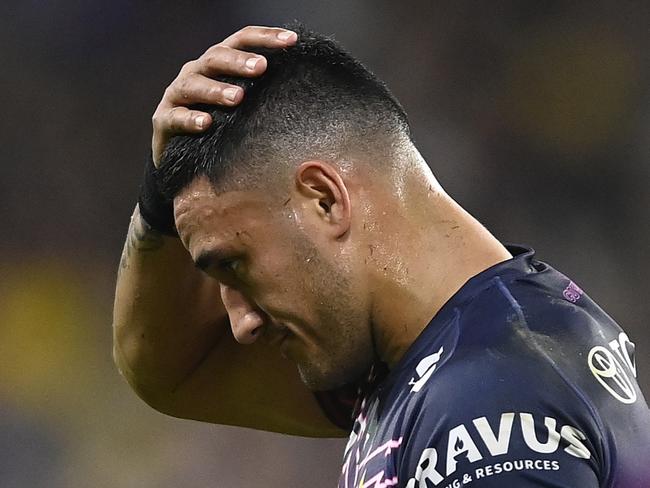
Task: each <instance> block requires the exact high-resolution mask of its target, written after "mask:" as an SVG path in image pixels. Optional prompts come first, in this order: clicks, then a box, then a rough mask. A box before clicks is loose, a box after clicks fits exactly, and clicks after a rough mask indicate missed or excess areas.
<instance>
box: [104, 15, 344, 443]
mask: <svg viewBox="0 0 650 488" xmlns="http://www.w3.org/2000/svg"><path fill="white" fill-rule="evenodd" d="M281 32H282V30H281V29H268V28H246V29H243V30H241V31H239V32H238V33H236V34H234V35H233V36H231V37H229V38H228V39H226V41H224V42H223V43H220V44H218V45H216V46H213V47H211V48H210V49H208V51H206V53H205V54H204V55H203V56H202V57H201V58H199V59H198V60H196V61H193V62H191V63H187V64H186V65H185V66H184V67H183V69H182V70H181V73H180V74H179V76H178V77H177V78H176V80H175V81H174V82H173V83H172V85H170V87H169V88H168V89H167V90H166V91H165V96H164V97H163V99H162V101H161V103H160V104H159V106H158V108H157V109H156V113H155V114H154V118H153V121H154V136H153V140H152V149H153V155H154V160H155V161H158V160H159V159H160V156H161V154H162V150H163V149H164V145H165V143H166V142H167V140H168V139H169V137H170V136H171V135H172V134H174V133H178V132H197V131H200V130H204V129H205V128H207V127H208V126H209V124H210V122H211V121H210V120H209V115H208V114H204V113H202V112H198V111H194V110H190V109H189V108H187V107H186V105H191V104H195V103H208V102H209V103H213V104H215V103H220V104H226V103H227V104H234V103H237V100H241V98H242V96H243V93H239V94H238V95H237V96H236V97H235V99H234V100H235V102H233V101H232V100H227V98H226V95H225V93H226V92H227V88H228V87H229V86H228V85H226V84H224V83H219V82H217V81H215V80H213V79H211V78H208V74H209V75H210V76H216V75H218V74H230V75H241V76H257V75H259V74H261V72H263V71H264V69H265V63H264V62H262V63H259V62H258V63H257V64H256V66H255V68H256V70H257V71H255V70H250V69H249V68H246V61H247V60H248V59H249V58H251V57H258V56H254V55H251V54H248V53H244V52H243V51H238V50H237V48H238V47H256V46H259V47H283V46H284V45H287V44H288V43H290V42H291V41H292V40H291V39H289V41H287V40H286V39H285V40H282V39H279V38H278V36H277V34H278V33H281ZM293 40H295V39H293ZM239 90H241V89H239ZM201 117H204V119H203V121H202V122H203V123H202V124H200V126H199V124H198V123H197V121H198V120H200V118H201ZM113 326H114V357H115V361H116V364H117V366H118V368H119V369H120V371H121V372H122V374H123V375H124V376H125V377H126V379H127V380H128V382H129V383H130V384H131V386H132V387H133V389H134V390H135V391H136V393H138V395H139V396H140V397H142V398H143V399H144V400H145V401H146V402H147V403H148V404H149V405H151V406H152V407H153V408H156V409H157V410H160V411H162V412H164V413H167V414H169V415H173V416H177V417H183V418H191V419H196V420H203V421H208V422H213V423H220V424H228V425H239V426H244V427H251V428H256V429H261V430H269V431H274V432H284V433H289V434H297V435H307V436H316V437H340V436H344V435H345V432H344V431H342V430H340V429H338V428H336V427H334V426H333V425H332V424H331V423H330V422H329V421H328V420H327V419H326V417H325V415H324V414H323V413H322V412H321V410H320V408H319V407H318V404H317V402H316V400H315V398H314V396H313V394H312V393H311V392H310V391H309V390H308V389H307V388H306V387H305V386H304V385H303V384H302V382H301V381H300V379H299V375H298V372H297V371H296V368H295V366H294V365H293V364H292V363H290V362H289V361H287V360H285V359H283V358H281V357H280V356H279V355H277V352H271V351H270V350H268V349H267V348H266V347H265V346H264V345H262V344H253V345H248V346H245V347H244V346H241V345H239V344H238V343H236V342H235V340H234V338H233V337H232V333H231V331H230V326H229V323H228V319H227V314H226V312H225V309H224V307H223V304H222V303H221V299H220V293H219V284H218V283H217V282H216V281H214V280H212V279H211V278H210V277H208V276H207V275H205V274H203V273H202V272H201V271H199V270H197V269H196V268H195V267H194V264H193V262H192V261H191V259H190V256H189V253H188V252H187V251H186V250H185V248H184V247H183V245H182V243H181V241H180V240H179V239H176V238H174V237H168V236H165V235H161V234H160V233H158V232H157V231H155V230H153V229H152V228H151V227H150V226H148V225H147V223H146V222H145V221H144V219H143V218H142V217H141V216H140V213H139V210H138V208H137V207H136V209H135V211H134V214H133V217H132V219H131V225H130V226H129V231H128V235H127V239H126V243H125V246H124V251H123V254H122V260H121V263H120V268H119V272H118V279H117V286H116V292H115V306H114V323H113Z"/></svg>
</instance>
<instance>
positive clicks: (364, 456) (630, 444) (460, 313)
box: [339, 247, 650, 488]
mask: <svg viewBox="0 0 650 488" xmlns="http://www.w3.org/2000/svg"><path fill="white" fill-rule="evenodd" d="M509 250H510V252H512V253H513V255H514V258H513V259H511V260H509V261H506V262H503V263H500V264H497V265H496V266H493V267H491V268H489V269H487V270H485V271H484V272H482V273H480V274H479V275H477V276H475V277H474V278H472V279H471V280H469V281H468V282H467V283H466V284H465V285H464V286H463V287H462V288H461V289H460V290H459V291H458V292H457V293H456V294H455V295H454V296H453V297H452V298H451V299H450V300H449V301H448V302H447V303H446V304H445V306H444V307H443V308H442V309H441V310H440V311H439V312H438V314H437V315H436V316H435V317H434V318H433V320H432V321H431V322H430V323H429V325H428V326H427V327H426V328H425V329H424V331H423V332H422V333H421V334H420V336H419V337H418V338H417V340H416V341H415V342H414V343H413V344H412V345H411V347H410V348H409V349H408V351H407V352H406V354H405V355H404V357H403V358H402V359H401V360H400V362H399V363H398V364H397V365H396V366H395V367H394V368H393V369H392V370H391V371H390V372H389V373H388V375H387V376H386V378H385V379H384V380H383V381H382V382H381V383H380V384H379V385H378V386H377V387H375V388H374V389H373V390H372V391H371V392H370V393H369V394H368V395H367V396H366V397H365V398H364V400H363V403H362V406H361V410H360V414H359V416H358V418H357V419H356V421H355V424H354V427H353V430H352V433H351V435H350V440H349V442H348V445H347V447H346V450H345V455H344V464H343V471H342V474H341V478H340V481H339V487H340V488H357V487H363V488H380V487H382V488H383V487H391V486H396V487H406V488H433V487H442V488H448V487H472V488H487V487H517V488H526V487H558V488H559V487H572V488H578V487H579V488H592V487H608V488H610V487H611V488H614V487H616V488H648V487H650V410H649V409H648V406H647V404H646V401H645V399H644V397H643V395H642V393H641V391H640V390H639V387H638V385H637V382H636V374H637V372H636V366H635V362H634V345H633V344H632V342H631V341H630V339H629V338H628V336H627V335H626V334H625V332H623V331H622V330H621V328H620V327H619V326H618V325H617V324H616V323H615V322H614V321H613V320H612V319H611V318H610V317H609V316H608V315H607V314H606V313H605V312H603V310H602V309H600V308H599V307H598V305H596V304H595V303H594V302H593V301H592V300H591V299H590V298H589V297H588V296H587V295H586V294H585V293H584V292H583V291H582V290H581V289H580V288H579V287H578V286H577V285H576V284H575V283H573V282H572V281H571V280H569V279H568V278H567V277H565V276H564V275H562V274H561V273H559V272H558V271H556V270H554V269H553V268H551V267H550V266H548V265H547V264H544V263H542V262H539V261H536V260H535V259H534V253H533V251H532V250H530V249H525V248H520V247H510V248H509Z"/></svg>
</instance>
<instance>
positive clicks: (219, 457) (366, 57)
mask: <svg viewBox="0 0 650 488" xmlns="http://www.w3.org/2000/svg"><path fill="white" fill-rule="evenodd" d="M9 3H11V4H12V5H7V4H9ZM648 5H650V3H648V2H644V1H637V2H634V1H617V2H604V1H589V2H581V1H573V2H560V1H545V2H537V1H528V2H515V1H490V2H481V1H459V0H457V1H450V2H430V1H413V2H396V1H395V0H392V1H377V0H372V1H370V0H366V1H356V2H354V1H352V2H350V1H347V2H344V1H329V2H299V1H290V0H282V1H274V2H261V1H253V0H244V1H241V0H240V1H232V2H218V1H212V2H207V1H194V2H159V1H150V2H131V1H126V0H113V1H111V2H81V1H72V0H68V1H61V2H44V1H36V0H31V1H24V2H6V4H5V5H3V6H1V7H0V55H1V56H0V60H1V62H2V64H1V69H2V75H1V76H0V94H1V96H2V104H1V106H0V109H1V110H2V117H0V130H1V134H2V143H1V144H0V229H1V230H2V234H1V235H2V237H1V238H0V275H1V279H0V486H2V487H6V488H14V487H16V488H25V487H41V486H43V487H45V486H47V487H48V488H58V487H65V488H69V487H86V486H93V487H111V488H122V487H136V486H137V487H144V488H149V487H156V488H177V487H188V488H194V487H197V488H198V487H253V486H273V487H276V486H278V487H279V486H282V487H294V486H295V487H302V486H315V487H332V486H335V484H336V479H337V476H338V472H339V461H340V459H341V456H342V448H343V444H344V442H343V441H313V440H303V439H294V438H289V437H284V436H280V435H272V434H264V433H257V432H253V431H248V430H244V429H235V428H224V427H218V426H212V425H208V424H201V423H198V422H190V421H181V420H176V419H172V418H169V417H166V416H164V415H162V414H159V413H157V412H156V411H154V410H152V409H150V408H149V407H147V406H146V405H145V404H144V403H143V402H141V401H140V400H139V399H137V397H136V396H135V395H134V393H132V392H131V390H130V389H129V388H128V386H127V385H126V383H125V382H124V381H123V380H122V379H121V378H120V377H119V375H118V373H117V372H116V370H115V368H114V367H113V365H112V359H111V307H112V298H113V296H112V294H113V286H114V280H115V270H116V267H117V263H118V261H119V256H120V252H121V247H122V242H123V238H124V235H125V232H126V228H127V224H128V220H129V216H130V213H131V211H132V208H133V205H134V201H135V198H136V194H137V188H138V185H139V182H140V175H141V172H142V165H143V160H144V157H145V156H146V154H147V152H148V147H149V142H150V136H151V127H150V117H151V114H152V113H153V110H154V108H155V106H156V104H157V103H158V100H159V99H160V97H161V95H162V92H163V90H164V88H165V87H166V86H167V84H168V83H169V82H170V81H171V80H172V79H173V78H174V77H175V75H176V73H177V71H178V70H179V68H180V66H181V65H182V64H183V63H184V62H185V61H188V60H189V59H192V58H195V57H197V56H198V55H200V54H201V53H202V52H203V51H204V50H205V49H206V48H207V47H208V46H210V45H211V44H213V43H215V42H218V41H219V40H221V39H223V38H224V37H225V36H227V35H228V34H230V33H232V32H233V31H235V30H237V29H239V28H240V27H242V26H244V25H246V24H266V25H277V24H281V23H283V22H286V21H291V20H293V19H298V20H302V21H304V22H305V23H306V24H307V25H308V26H310V27H312V28H314V29H316V30H319V31H321V32H323V33H326V34H331V35H333V36H334V38H336V39H337V40H339V41H340V42H341V43H342V44H343V45H344V46H346V47H347V48H348V50H350V51H351V52H352V54H354V55H355V56H357V57H358V58H360V59H361V60H362V61H364V62H365V63H367V65H368V66H369V67H370V68H371V69H372V70H373V71H375V72H376V73H377V74H378V75H379V76H380V77H381V78H382V79H384V80H385V81H386V82H387V83H388V85H389V86H390V87H391V88H392V90H393V91H394V93H395V94H396V95H397V97H398V98H399V99H400V100H401V101H402V102H403V104H404V106H405V108H406V110H407V112H408V113H409V115H410V117H411V120H412V124H413V127H414V132H415V137H416V141H417V143H418V147H419V148H420V149H421V151H422V153H423V154H424V156H425V158H426V159H427V161H428V162H429V164H430V165H431V167H432V168H433V170H434V173H435V174H436V175H437V177H438V178H439V180H440V181H441V183H442V184H443V185H444V186H445V187H446V189H447V190H448V191H449V192H450V193H451V194H452V195H453V196H454V197H455V198H456V199H457V200H458V201H459V202H460V203H461V204H462V205H463V206H464V207H465V208H467V209H468V210H469V211H470V212H471V213H473V214H474V215H475V216H477V217H478V218H479V220H481V221H482V222H483V223H484V224H485V225H486V226H487V227H488V228H489V229H491V230H492V231H493V232H494V233H495V234H496V235H497V236H498V237H499V238H500V239H502V240H505V241H514V242H524V243H529V244H531V245H532V246H533V247H535V248H536V250H537V251H538V255H539V257H540V258H541V259H543V260H545V261H547V262H550V263H551V264H552V265H554V266H555V267H556V268H558V269H560V270H562V271H563V272H564V273H565V274H567V275H569V276H571V277H572V278H573V279H574V281H575V282H577V283H578V284H579V285H580V286H581V287H582V288H583V289H585V290H586V291H587V292H588V293H589V294H590V295H591V296H592V297H594V298H595V299H596V300H597V301H598V302H599V303H600V304H601V305H602V306H603V308H605V309H606V310H607V311H608V313H610V314H611V315H612V316H613V317H614V318H615V319H616V320H617V321H618V322H619V323H620V324H621V325H622V326H623V327H625V328H626V330H627V331H628V333H629V335H630V337H631V338H632V340H633V341H635V342H636V344H637V358H638V361H637V362H638V374H639V380H640V382H641V384H642V385H643V387H644V389H645V392H646V394H648V393H650V360H649V359H648V351H650V333H649V332H648V323H647V317H648V316H649V315H650V297H649V291H650V286H649V285H648V281H647V279H646V276H647V275H648V271H649V260H648V252H649V251H650V225H649V224H648V222H649V220H650V218H649V217H650V212H649V211H648V206H649V204H650V196H649V193H648V185H649V183H650V166H649V164H648V159H649V155H650V150H649V147H650V144H649V143H650V131H649V128H650V106H649V103H648V101H649V97H648V78H649V71H650V57H649V56H648V52H649V48H650V35H649V28H648V26H649V25H650V8H649V7H648Z"/></svg>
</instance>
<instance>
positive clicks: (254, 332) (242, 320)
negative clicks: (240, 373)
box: [221, 284, 264, 344]
mask: <svg viewBox="0 0 650 488" xmlns="http://www.w3.org/2000/svg"><path fill="white" fill-rule="evenodd" d="M221 300H222V301H223V304H224V306H225V307H226V311H227V312H228V318H229V319H230V327H231V328H232V333H233V335H234V336H235V340H236V341H237V342H239V343H240V344H252V343H253V342H255V341H256V340H257V339H258V338H259V337H260V336H261V335H262V327H263V326H264V317H263V313H264V312H262V311H261V310H259V309H258V308H257V307H256V306H255V305H254V304H253V303H251V302H250V301H249V300H248V299H247V298H246V297H245V296H244V294H243V293H241V292H240V291H239V290H236V289H235V288H232V287H230V286H227V285H224V284H221Z"/></svg>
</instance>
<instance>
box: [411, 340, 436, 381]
mask: <svg viewBox="0 0 650 488" xmlns="http://www.w3.org/2000/svg"><path fill="white" fill-rule="evenodd" d="M442 353H443V347H442V346H440V349H438V352H436V353H433V354H431V355H430V356H427V357H425V358H424V359H423V360H422V361H420V362H419V363H418V365H417V366H416V367H415V373H416V376H414V377H413V378H411V381H409V385H411V386H412V388H411V392H414V393H417V392H418V391H420V390H421V389H422V387H423V386H424V385H425V384H426V383H427V381H429V378H431V375H432V374H433V372H434V371H435V369H436V366H437V364H438V361H440V357H441V356H442Z"/></svg>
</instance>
